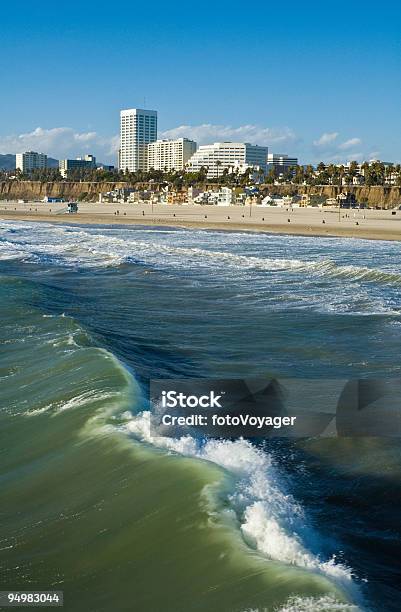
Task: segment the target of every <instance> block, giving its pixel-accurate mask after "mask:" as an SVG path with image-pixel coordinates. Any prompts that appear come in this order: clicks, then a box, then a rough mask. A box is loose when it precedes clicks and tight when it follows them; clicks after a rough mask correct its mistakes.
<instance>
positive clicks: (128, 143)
mask: <svg viewBox="0 0 401 612" xmlns="http://www.w3.org/2000/svg"><path fill="white" fill-rule="evenodd" d="M155 140H157V111H154V110H144V109H142V108H131V109H128V110H122V111H121V112H120V153H119V162H118V165H119V168H120V170H122V171H125V170H128V171H129V172H136V171H137V170H144V171H146V170H147V169H148V151H147V145H148V144H149V143H151V142H154V141H155Z"/></svg>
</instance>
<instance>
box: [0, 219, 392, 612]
mask: <svg viewBox="0 0 401 612" xmlns="http://www.w3.org/2000/svg"><path fill="white" fill-rule="evenodd" d="M400 289H401V252H400V246H399V244H397V243H390V242H384V241H382V242H381V241H363V240H358V241H357V240H350V239H341V238H310V237H299V236H280V235H271V236H270V235H262V234H252V233H249V234H248V233H235V232H233V233H225V232H217V231H196V230H185V229H175V228H147V227H137V228H135V227H118V226H113V227H108V226H101V227H100V226H91V227H89V226H76V225H74V226H68V225H51V224H45V223H21V222H14V221H2V222H0V312H1V323H2V324H1V327H0V342H1V346H2V351H1V355H0V379H1V386H0V407H1V410H0V422H1V429H0V436H1V444H0V453H1V476H0V478H1V497H2V502H1V505H0V558H1V569H0V572H1V584H2V589H7V588H12V589H20V590H21V589H30V590H33V589H42V590H49V589H57V590H63V591H64V601H65V603H64V608H65V610H67V611H74V612H76V611H77V612H80V611H82V612H84V611H85V612H88V611H89V612H92V611H99V612H100V611H101V612H103V611H104V612H106V611H107V612H109V611H110V610H113V611H116V612H120V611H125V610H127V611H128V610H131V611H132V610H135V611H137V610H138V611H141V612H192V611H198V612H251V611H254V612H256V611H258V612H266V611H281V612H284V611H292V612H298V611H300V612H302V611H321V612H331V611H335V610H354V611H356V610H371V611H379V610H380V611H389V612H392V611H394V612H395V611H398V610H400V609H401V592H400V586H399V585H400V575H399V574H400V570H399V550H400V521H399V507H400V502H401V500H400V497H401V495H400V491H401V488H400V479H401V471H400V444H399V442H398V440H396V439H385V438H360V439H350V438H344V439H335V438H333V439H321V440H318V439H315V440H298V441H295V442H294V441H288V440H272V441H269V442H268V443H265V444H260V443H259V444H255V443H252V442H251V441H248V440H242V439H241V440H233V441H229V440H226V441H221V440H208V441H206V440H201V439H194V438H192V437H189V436H188V437H185V438H182V439H171V438H164V437H161V436H158V437H154V436H153V437H152V436H151V435H150V431H149V405H148V401H147V393H148V384H149V379H150V378H175V377H177V378H185V377H191V378H194V377H215V378H232V377H234V378H235V377H237V378H243V377H263V376H278V377H285V376H290V377H304V378H336V377H338V378H343V377H346V378H349V377H353V376H355V377H360V376H362V377H369V376H375V377H392V376H399V375H400V373H401V361H400V348H401V301H400Z"/></svg>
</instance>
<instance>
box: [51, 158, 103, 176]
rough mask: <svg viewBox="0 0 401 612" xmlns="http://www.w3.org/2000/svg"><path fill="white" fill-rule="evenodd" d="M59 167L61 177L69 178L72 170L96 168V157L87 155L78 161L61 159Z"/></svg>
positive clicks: (77, 159)
mask: <svg viewBox="0 0 401 612" xmlns="http://www.w3.org/2000/svg"><path fill="white" fill-rule="evenodd" d="M58 167H59V170H60V174H61V176H62V177H63V178H67V177H68V175H69V173H70V172H71V170H82V169H91V168H96V157H94V156H93V155H85V157H77V158H76V159H60V161H59V163H58Z"/></svg>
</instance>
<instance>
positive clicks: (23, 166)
mask: <svg viewBox="0 0 401 612" xmlns="http://www.w3.org/2000/svg"><path fill="white" fill-rule="evenodd" d="M15 168H16V169H17V170H21V172H30V171H31V170H35V169H36V168H47V155H45V154H44V153H36V152H35V151H26V152H25V153H17V154H16V156H15Z"/></svg>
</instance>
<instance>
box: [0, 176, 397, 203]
mask: <svg viewBox="0 0 401 612" xmlns="http://www.w3.org/2000/svg"><path fill="white" fill-rule="evenodd" d="M147 186H148V185H146V184H138V183H137V184H136V185H130V184H129V183H121V182H115V183H112V182H110V183H88V182H82V183H77V182H75V183H68V182H64V181H60V182H54V183H41V182H39V181H3V182H0V199H2V200H18V199H19V198H22V199H26V200H43V198H44V197H45V196H52V197H57V198H64V199H65V200H86V201H89V202H90V201H98V199H99V193H101V192H103V193H104V192H106V191H112V190H113V189H117V188H121V187H136V188H142V189H143V188H146V187H147ZM148 187H149V186H148ZM153 187H156V186H155V185H153ZM345 189H346V190H347V191H351V192H353V193H355V196H356V199H357V201H358V202H366V203H367V204H368V205H369V206H372V207H373V206H380V207H383V208H393V207H395V206H400V205H401V187H378V186H374V187H366V186H356V187H347V188H345V187H343V188H340V187H335V186H331V185H325V186H317V187H311V186H302V185H301V186H297V185H279V186H277V185H263V186H262V187H261V190H262V191H263V193H264V194H267V193H270V194H278V195H294V194H296V193H299V194H303V193H306V194H309V195H311V196H312V195H314V196H323V197H324V198H335V197H336V195H337V194H338V193H340V192H341V191H343V190H345Z"/></svg>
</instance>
